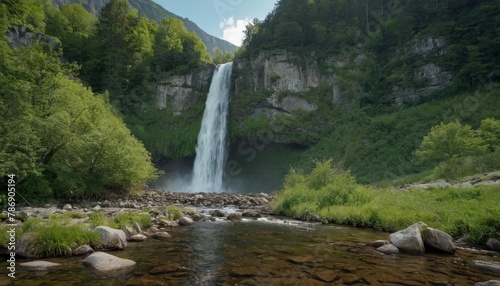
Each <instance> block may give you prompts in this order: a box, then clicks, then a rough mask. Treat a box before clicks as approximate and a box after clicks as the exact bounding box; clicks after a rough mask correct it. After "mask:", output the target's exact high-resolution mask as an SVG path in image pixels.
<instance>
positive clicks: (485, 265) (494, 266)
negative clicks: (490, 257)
mask: <svg viewBox="0 0 500 286" xmlns="http://www.w3.org/2000/svg"><path fill="white" fill-rule="evenodd" d="M473 263H474V265H475V266H476V267H478V268H480V269H482V270H486V271H489V272H493V273H500V263H497V262H492V261H489V262H487V261H480V260H474V261H473Z"/></svg>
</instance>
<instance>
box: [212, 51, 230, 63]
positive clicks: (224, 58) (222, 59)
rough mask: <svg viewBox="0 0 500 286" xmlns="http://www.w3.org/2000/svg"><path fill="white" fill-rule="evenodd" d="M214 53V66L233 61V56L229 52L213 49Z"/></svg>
mask: <svg viewBox="0 0 500 286" xmlns="http://www.w3.org/2000/svg"><path fill="white" fill-rule="evenodd" d="M214 52H215V56H214V57H213V59H212V60H213V63H214V64H223V63H228V62H231V61H233V59H234V54H231V53H230V52H223V51H221V50H219V49H217V48H215V49H214Z"/></svg>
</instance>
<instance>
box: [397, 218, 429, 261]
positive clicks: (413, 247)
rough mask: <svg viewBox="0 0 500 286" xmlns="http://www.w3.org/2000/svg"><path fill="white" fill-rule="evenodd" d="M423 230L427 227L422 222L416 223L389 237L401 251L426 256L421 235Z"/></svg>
mask: <svg viewBox="0 0 500 286" xmlns="http://www.w3.org/2000/svg"><path fill="white" fill-rule="evenodd" d="M421 228H424V229H425V228H427V225H426V224H425V223H423V222H421V221H420V222H417V223H414V224H412V225H411V226H409V227H407V228H405V229H403V230H400V231H397V232H395V233H391V234H390V235H389V241H390V242H391V243H392V244H393V245H394V246H396V247H397V248H399V250H400V251H403V252H408V253H410V254H417V255H418V254H424V253H425V247H424V241H423V239H422V235H421V233H420V231H421V230H420V229H421Z"/></svg>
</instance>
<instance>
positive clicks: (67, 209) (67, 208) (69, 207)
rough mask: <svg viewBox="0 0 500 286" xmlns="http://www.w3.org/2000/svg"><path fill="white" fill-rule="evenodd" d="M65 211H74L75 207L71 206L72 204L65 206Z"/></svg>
mask: <svg viewBox="0 0 500 286" xmlns="http://www.w3.org/2000/svg"><path fill="white" fill-rule="evenodd" d="M62 209H63V210H66V211H70V210H72V209H73V207H72V206H71V205H70V204H65V205H64V206H63V207H62Z"/></svg>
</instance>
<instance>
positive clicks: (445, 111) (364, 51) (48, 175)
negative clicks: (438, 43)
mask: <svg viewBox="0 0 500 286" xmlns="http://www.w3.org/2000/svg"><path fill="white" fill-rule="evenodd" d="M498 27H500V5H498V1H495V0H486V1H480V2H479V1H472V0H447V1H423V2H416V1H409V0H400V1H387V0H379V1H369V0H359V1H348V0H281V1H279V2H278V3H277V4H276V6H275V8H274V10H273V11H272V12H271V13H270V14H269V15H268V16H267V17H266V18H265V19H264V20H262V21H259V20H258V19H255V20H254V21H253V22H252V23H251V24H249V25H248V26H247V28H246V31H245V34H246V38H245V40H244V42H243V46H242V47H241V48H240V49H239V50H238V51H237V52H236V53H235V55H232V54H230V53H227V52H222V51H220V50H215V51H214V55H215V56H214V57H211V56H210V55H209V54H208V53H207V51H206V48H205V45H204V44H203V43H202V41H201V40H200V39H199V38H198V37H197V36H196V35H195V34H194V33H191V32H189V31H187V30H186V28H185V27H184V25H183V23H182V21H180V20H178V19H174V18H165V19H163V20H161V21H160V22H156V21H155V20H152V19H147V18H145V17H140V16H139V12H138V11H137V10H135V9H131V7H130V5H129V3H128V2H127V1H126V0H111V1H109V3H108V4H107V5H106V6H105V7H104V8H103V10H102V11H101V13H100V14H99V16H98V17H95V16H93V15H92V14H90V13H89V12H87V11H86V10H85V9H83V8H82V6H81V5H79V4H71V5H62V6H60V7H56V6H54V5H53V4H52V3H51V1H50V0H6V1H1V2H0V32H1V34H2V36H1V37H0V57H1V59H2V60H1V61H0V81H1V83H0V90H1V92H0V110H1V111H0V112H1V113H0V116H1V117H0V120H1V124H0V129H1V130H0V131H1V134H2V135H3V136H2V137H1V138H0V154H1V160H0V172H1V173H2V174H3V175H4V176H5V175H7V174H16V175H17V177H18V188H19V193H20V194H22V195H23V196H24V197H25V198H26V199H27V200H28V201H30V202H36V201H50V200H65V199H75V198H82V197H85V196H88V195H91V196H92V195H95V196H99V195H101V194H103V193H106V192H107V191H125V192H128V191H132V190H136V189H139V188H143V187H144V186H146V184H147V183H148V182H149V181H151V180H154V179H155V178H157V177H158V176H159V175H160V173H161V172H160V171H158V170H157V169H156V168H155V166H154V163H155V162H158V161H160V160H161V159H165V158H182V157H189V156H193V155H194V152H195V149H194V146H195V145H196V137H197V134H198V131H199V128H200V123H201V117H202V114H203V108H204V105H203V102H201V101H200V102H199V103H197V104H194V105H192V106H191V107H190V109H189V110H187V111H186V112H184V113H183V114H182V115H180V116H177V117H172V116H171V115H170V114H168V112H161V111H159V110H157V108H156V107H155V102H154V101H155V96H156V83H157V82H158V81H159V80H161V79H163V78H165V77H166V76H168V75H174V74H186V73H188V72H189V71H191V70H193V69H196V68H199V67H202V66H203V65H204V64H205V63H215V64H219V63H224V62H228V61H231V60H233V58H234V59H235V60H236V61H238V60H245V59H255V58H256V57H258V55H259V54H260V53H261V52H262V51H265V50H274V49H286V50H288V51H291V52H294V53H296V54H298V55H300V56H301V57H302V58H303V59H305V60H304V62H299V63H298V64H304V63H307V61H317V62H321V61H322V59H324V58H326V57H329V56H331V55H341V56H342V57H344V58H346V59H348V62H349V63H351V64H347V65H345V66H343V67H336V66H333V65H329V64H322V66H321V68H322V71H323V72H324V74H335V75H337V76H338V78H339V84H340V86H341V88H342V89H343V91H344V93H345V94H346V95H347V96H348V97H349V100H348V101H349V102H348V106H349V108H343V107H338V106H333V105H332V103H331V101H329V96H330V95H329V90H328V88H327V87H324V86H320V87H318V88H316V89H311V90H310V91H308V92H305V93H302V94H300V96H302V97H304V98H307V99H308V100H310V101H311V102H313V103H315V104H317V106H319V108H318V110H316V111H312V112H302V111H298V112H297V113H296V114H293V115H294V116H290V117H277V118H275V119H273V120H266V119H264V118H251V117H250V116H248V114H247V111H248V108H251V107H252V106H253V104H254V103H256V102H260V101H263V100H265V98H266V96H268V95H269V93H268V91H265V90H258V91H248V90H247V91H244V92H243V93H241V94H239V96H237V97H235V98H234V99H233V101H232V103H231V117H230V128H231V129H230V131H231V139H232V140H233V141H232V142H233V143H234V142H238V141H242V140H247V139H261V138H262V136H263V134H264V133H266V132H267V131H266V130H269V129H273V128H274V129H279V130H280V131H279V132H276V133H275V136H281V138H290V137H293V138H294V140H295V141H294V143H297V144H300V145H302V146H303V147H306V148H307V150H306V151H304V152H303V154H302V156H301V159H300V160H298V161H297V162H296V166H294V167H297V168H302V169H304V170H311V169H312V168H313V166H314V163H313V161H314V160H318V159H323V158H333V160H334V161H335V162H339V163H340V164H342V165H343V167H345V168H347V169H350V170H351V172H352V174H353V175H354V176H355V177H356V178H357V179H358V180H359V181H360V182H362V183H383V182H386V181H390V183H394V182H396V181H398V180H399V181H404V180H405V179H401V178H405V177H406V176H410V177H411V178H413V179H422V178H424V177H428V175H429V174H431V173H432V174H433V176H434V177H433V178H441V177H446V178H448V179H456V178H457V177H460V176H465V175H467V174H472V173H475V172H483V171H488V170H495V169H498V168H499V166H498V162H500V160H499V159H498V158H499V156H500V155H499V152H500V151H499V150H498V149H499V148H498V147H497V146H498V142H499V141H498V140H500V139H499V138H500V137H499V135H498V130H499V125H498V118H499V117H500V111H499V110H498V98H500V96H499V92H500V88H499V87H498V81H499V80H500V58H499V57H500V54H499V53H498V46H500V28H498ZM22 30H27V31H29V32H34V33H38V34H37V35H40V36H39V37H38V39H39V40H38V41H37V42H35V43H34V44H33V45H26V46H18V47H14V46H12V45H11V43H10V40H9V38H7V36H6V35H7V34H8V33H11V34H12V33H14V34H16V33H20V31H22ZM426 37H444V38H445V39H446V46H445V48H444V52H442V53H441V52H440V53H438V52H431V53H429V54H426V55H421V54H404V53H400V52H399V51H401V49H403V48H404V47H405V45H407V44H408V43H409V42H411V41H412V40H414V39H424V38H426ZM360 55H362V57H361V59H362V60H357V59H359V58H360ZM426 63H435V64H438V65H439V66H441V67H443V68H444V69H446V70H448V71H450V72H452V74H453V81H452V84H451V85H450V86H449V87H447V88H446V89H445V90H442V91H439V92H436V93H435V94H433V95H432V96H430V97H426V98H423V99H421V100H419V101H415V102H410V103H406V104H404V105H397V104H395V103H394V96H393V94H392V90H391V88H392V86H394V85H398V86H402V87H405V88H419V87H422V86H425V84H426V82H422V81H419V80H416V79H415V76H414V75H413V71H414V69H415V68H416V67H418V66H422V65H423V64H426ZM283 96H286V94H284V95H283ZM452 123H453V124H455V123H456V126H455V127H454V128H455V129H453V128H451V127H450V126H451V125H450V126H448V125H447V124H452ZM241 124H244V125H245V128H241V126H242V125H241ZM433 126H435V127H433ZM439 126H441V129H446V130H448V129H450V128H451V129H453V130H455V131H453V132H455V133H453V132H452V133H447V134H448V135H449V134H452V135H450V136H455V135H453V134H468V136H469V135H470V136H469V137H467V138H468V139H469V140H468V141H467V140H466V141H467V142H466V143H463V142H462V143H463V144H465V145H467V147H464V148H465V149H466V150H469V151H470V150H472V151H470V152H468V151H467V152H465V151H464V152H458V153H453V154H451V155H450V156H449V157H446V158H438V157H436V156H434V157H433V156H432V155H429V154H430V153H429V152H431V153H432V150H430V149H432V148H430V149H425V148H427V147H426V146H429V145H428V142H427V141H426V139H427V138H431V137H432V134H433V133H432V132H437V131H436V130H437V129H439V128H438V127H439ZM277 127H279V128H277ZM431 128H433V129H431ZM447 128H448V129H447ZM462 129H466V130H467V131H463V130H462ZM296 130H301V132H299V133H297V132H296ZM457 130H458V131H457ZM443 132H444V131H443ZM461 132H462V133H461ZM464 132H465V133H464ZM445 133H446V132H445ZM460 136H462V135H460ZM445 137H446V136H445ZM271 139H272V138H271ZM429 140H430V139H429ZM422 141H423V142H422ZM431 141H432V140H431ZM462 143H460V144H462ZM431 145H432V144H431ZM434 146H436V145H434ZM471 146H472V147H471ZM474 146H475V147H474ZM471 148H472V149H471ZM429 150H430V151H429ZM426 152H427V153H426ZM495 162H497V163H496V164H495Z"/></svg>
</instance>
